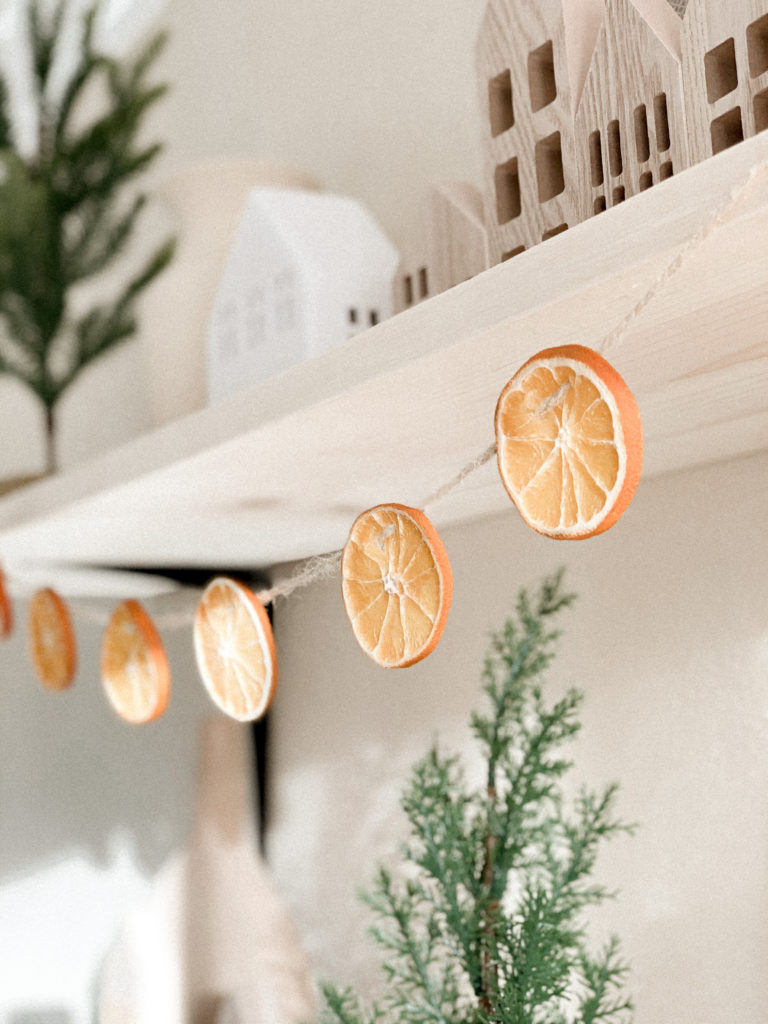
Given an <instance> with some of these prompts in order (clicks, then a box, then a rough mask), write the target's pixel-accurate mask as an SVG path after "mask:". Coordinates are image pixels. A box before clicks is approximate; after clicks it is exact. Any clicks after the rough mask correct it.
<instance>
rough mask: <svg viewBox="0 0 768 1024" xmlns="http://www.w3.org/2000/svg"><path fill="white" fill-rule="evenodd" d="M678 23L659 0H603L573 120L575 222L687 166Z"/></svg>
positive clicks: (677, 19) (664, 3)
mask: <svg viewBox="0 0 768 1024" xmlns="http://www.w3.org/2000/svg"><path fill="white" fill-rule="evenodd" d="M680 28H681V24H680V19H679V17H678V16H677V15H676V14H675V13H674V12H673V11H672V10H671V9H670V8H669V6H668V4H667V3H666V0H637V3H634V2H632V0H609V2H608V4H607V6H606V9H605V16H604V19H603V24H602V27H601V29H600V33H599V35H598V39H597V43H596V45H595V50H594V53H593V55H592V62H591V65H590V69H589V72H588V74H587V78H586V82H585V84H584V89H583V91H582V95H581V100H580V102H579V107H578V111H577V114H576V118H575V134H576V146H577V154H578V161H579V167H580V170H581V173H582V184H581V188H580V199H581V208H580V219H581V220H584V219H586V218H587V217H591V216H593V215H594V214H597V213H601V212H602V211H603V210H605V209H606V208H608V207H611V206H616V205H618V204H619V203H621V202H623V201H624V200H625V199H627V198H629V197H630V196H633V195H636V194H638V193H639V192H642V191H645V190H646V189H648V188H651V187H652V186H653V185H655V184H657V183H658V182H659V181H663V180H664V179H665V178H669V177H671V176H672V174H674V173H677V172H678V171H680V170H683V169H684V168H685V167H687V166H688V165H689V155H688V144H687V133H686V125H685V111H684V106H683V92H682V81H681V65H680Z"/></svg>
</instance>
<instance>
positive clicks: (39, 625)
mask: <svg viewBox="0 0 768 1024" xmlns="http://www.w3.org/2000/svg"><path fill="white" fill-rule="evenodd" d="M29 656H30V660H31V661H32V667H33V668H34V670H35V675H36V676H37V678H38V679H39V680H40V682H41V683H42V684H43V686H44V687H45V688H46V689H47V690H66V689H67V688H68V687H69V686H71V685H72V681H73V679H74V677H75V667H76V662H77V656H76V646H75V634H74V630H73V629H72V620H71V619H70V616H69V611H68V609H67V606H66V604H65V602H64V601H63V600H62V598H61V597H59V595H58V594H57V593H56V591H55V590H51V589H50V588H48V587H46V588H45V589H44V590H38V591H37V593H36V594H34V595H33V597H32V599H31V601H30V602H29Z"/></svg>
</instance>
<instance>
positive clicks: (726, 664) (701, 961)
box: [270, 455, 768, 1024]
mask: <svg viewBox="0 0 768 1024" xmlns="http://www.w3.org/2000/svg"><path fill="white" fill-rule="evenodd" d="M766 485H768V456H766V455H761V456H758V457H753V458H748V459H744V460H741V461H738V462H734V463H733V464H732V465H716V466H711V467H708V468H706V469H702V470H696V471H691V472H688V473H683V474H676V475H675V476H670V477H665V478H659V479H655V480H650V481H646V482H643V483H641V485H640V488H639V491H638V493H637V495H636V497H635V499H634V502H633V504H632V505H631V506H630V509H629V511H628V513H627V514H626V515H625V517H624V518H623V520H622V521H621V522H620V523H619V524H618V525H617V526H616V527H615V528H614V529H613V530H611V531H609V532H608V533H607V534H605V535H603V536H601V537H598V538H595V539H593V540H591V541H586V542H581V543H573V544H564V543H563V544H558V543H556V542H552V541H549V540H546V539H544V538H542V537H539V536H538V535H536V534H534V533H533V532H531V531H530V530H528V529H527V528H526V527H525V526H524V525H523V524H522V522H521V520H520V519H519V518H518V517H517V514H516V513H515V512H514V510H513V509H512V508H510V512H509V515H507V516H503V517H498V518H493V519H489V520H484V521H482V522H478V523H476V524H473V525H468V526H464V527H461V528H457V529H456V528H454V529H447V530H445V531H444V532H443V540H444V541H445V544H446V547H447V550H448V554H449V556H450V559H451V563H452V566H453V570H454V600H453V606H452V608H451V612H450V615H449V618H448V623H447V626H446V630H445V634H444V638H443V640H442V641H441V643H440V645H439V646H438V648H437V649H436V651H435V652H434V653H433V654H432V655H431V656H430V657H429V658H428V659H426V660H425V661H424V662H422V663H421V664H420V665H417V666H415V667H413V668H411V669H408V670H405V671H402V672H387V671H385V670H382V669H379V668H377V666H375V665H374V664H373V663H372V662H370V661H369V660H368V659H367V658H366V657H365V655H364V654H363V653H362V652H361V651H360V650H359V648H358V647H357V645H356V643H355V640H354V637H353V636H352V633H351V630H350V629H349V628H348V626H347V624H346V621H345V617H344V611H343V607H342V604H341V599H340V595H339V592H338V587H337V585H336V584H334V583H329V584H327V585H322V586H317V587H315V588H313V589H312V590H310V591H308V592H306V593H305V594H303V595H302V596H300V597H297V598H295V599H294V600H291V601H290V603H287V604H286V605H285V607H284V608H283V609H279V610H278V615H277V636H278V640H279V648H280V651H279V653H280V659H281V670H282V672H283V680H284V683H283V688H282V690H281V692H280V694H279V700H278V701H277V704H276V708H275V759H276V764H275V768H276V787H277V788H276V799H275V810H276V818H275V821H274V826H273V830H272V833H271V837H270V853H271V858H270V859H271V864H272V866H273V869H274V871H275V872H276V874H277V878H278V881H279V882H280V884H281V886H282V888H283V891H284V892H285V893H286V894H287V895H288V897H289V899H290V902H291V906H292V908H293V911H294V914H295V917H296V920H297V922H298V924H299V926H300V928H301V931H302V934H303V935H304V937H305V941H306V943H307V946H308V949H309V952H310V955H311V957H312V960H313V963H314V965H315V967H316V970H317V972H318V973H319V975H320V976H323V977H327V978H332V979H334V980H336V981H339V982H345V983H347V982H348V983H354V984H356V985H359V986H360V987H361V989H362V990H363V991H370V990H371V989H372V988H374V986H375V979H376V977H377V972H376V964H377V963H378V961H377V956H376V954H375V952H374V947H373V946H372V945H371V944H370V943H369V942H366V940H365V929H366V928H367V927H368V926H369V925H370V924H371V923H372V922H371V918H370V915H369V913H368V911H367V909H366V908H365V907H362V906H361V905H360V904H359V902H358V901H357V900H356V896H355V894H356V892H357V890H358V889H359V888H360V887H361V886H365V885H366V883H368V882H369V881H370V879H371V877H372V874H373V870H374V867H375V865H376V864H377V863H378V862H379V861H380V860H382V859H392V858H393V856H394V855H395V852H396V848H397V844H398V842H399V841H400V840H401V839H404V838H405V831H404V821H403V820H402V819H401V815H400V813H399V810H398V795H399V793H400V790H401V788H402V784H403V781H404V779H405V778H406V776H407V770H408V766H409V765H410V764H411V763H412V762H413V761H414V760H415V759H416V758H417V757H419V756H421V755H422V754H423V753H425V752H426V750H427V748H428V746H429V745H430V743H431V742H432V740H433V739H434V738H435V737H439V738H440V743H441V745H442V746H445V747H446V748H448V749H452V750H455V751H465V752H466V753H467V755H468V756H469V764H470V765H471V764H472V759H471V752H470V751H469V750H468V749H467V748H468V747H469V746H470V744H469V738H468V730H467V728H466V723H467V720H468V716H469V711H470V709H472V708H474V707H476V706H477V704H478V701H479V699H480V687H479V679H480V669H481V665H482V658H483V654H484V651H485V649H486V644H487V638H488V635H489V633H490V631H492V630H494V629H497V628H499V627H500V626H501V624H502V622H503V620H504V618H505V617H506V616H507V614H508V613H509V612H510V611H511V609H512V604H513V601H514V598H515V595H516V593H517V590H518V587H520V586H521V585H526V586H531V585H535V584H536V583H537V582H538V581H539V580H540V579H541V577H542V576H543V575H544V574H545V573H549V572H551V571H553V570H554V569H555V568H557V567H558V566H560V565H565V566H566V567H567V582H568V584H569V586H570V588H571V589H573V590H575V591H577V592H578V594H579V595H580V597H579V600H578V603H577V604H576V606H575V608H574V609H573V610H572V611H569V612H566V613H564V618H563V623H562V625H563V627H564V630H565V633H564V636H563V638H562V640H561V643H560V653H559V657H558V659H557V660H556V662H555V663H554V665H553V666H552V668H551V670H550V672H549V680H550V683H549V685H550V687H551V693H553V694H557V693H558V692H560V690H561V689H562V688H563V687H565V686H570V685H575V686H578V687H579V688H581V689H583V690H584V691H585V693H586V702H585V706H584V711H583V715H582V720H583V723H584V728H583V731H582V735H581V737H580V740H579V742H578V744H577V745H576V747H575V749H574V751H573V753H574V758H575V768H574V770H573V772H572V776H571V778H572V781H573V784H574V785H578V784H579V783H581V782H587V783H589V784H590V785H592V786H601V785H604V784H605V783H607V782H610V781H612V780H617V781H619V782H620V784H621V793H620V800H619V810H620V813H621V814H622V816H623V817H625V818H626V819H628V820H630V821H635V822H637V823H638V824H639V829H638V832H637V834H636V836H635V837H633V838H625V837H622V838H620V839H618V840H615V841H614V842H613V844H612V845H611V846H609V847H606V848H605V850H604V854H603V855H602V856H601V858H600V861H599V865H598V880H600V881H603V882H604V883H605V884H606V885H607V886H608V887H609V888H616V889H619V890H620V897H619V899H618V900H617V901H616V902H615V903H614V904H611V905H609V906H608V907H607V908H605V909H604V910H602V911H601V912H599V913H597V914H595V915H594V917H595V920H594V935H595V939H596V941H598V942H600V941H602V940H603V939H604V938H605V937H606V933H608V932H611V931H615V932H616V933H617V934H618V935H619V936H620V937H622V939H623V941H624V949H625V953H626V955H627V957H628V959H629V960H630V962H631V965H632V968H633V973H632V978H631V988H632V990H633V992H634V993H635V998H636V1003H637V1014H636V1022H637V1024H673V1022H674V1024H736V1022H738V1024H761V1022H763V1021H765V1019H766V1016H765V1006H766V1000H768V977H767V976H766V973H765V970H764V959H765V958H764V951H765V949H766V944H768V886H766V877H767V871H768V820H767V818H766V811H765V793H766V787H767V786H768V754H767V753H766V751H767V750H768V622H767V621H766V612H765V609H766V606H767V604H768V573H767V572H766V569H768V559H767V558H766V548H765V545H766V526H768V519H767V518H766V511H765V494H766ZM395 497H396V496H395Z"/></svg>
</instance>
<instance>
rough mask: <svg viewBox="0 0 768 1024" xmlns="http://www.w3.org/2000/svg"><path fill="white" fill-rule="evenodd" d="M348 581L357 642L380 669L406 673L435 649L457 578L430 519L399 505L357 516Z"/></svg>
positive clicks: (344, 564) (346, 555)
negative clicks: (454, 579)
mask: <svg viewBox="0 0 768 1024" xmlns="http://www.w3.org/2000/svg"><path fill="white" fill-rule="evenodd" d="M341 579H342V594H343V597H344V606H345V608H346V610H347V615H348V616H349V621H350V622H351V624H352V630H353V632H354V634H355V636H356V638H357V642H358V643H359V644H360V646H361V647H362V649H363V650H364V651H365V653H366V654H367V655H368V656H369V657H370V658H372V659H373V660H374V661H375V662H376V663H377V664H379V665H381V666H382V667H383V668H407V667H408V666H409V665H413V664H415V663H416V662H417V661H421V659H422V658H426V656H427V655H428V654H430V653H431V652H432V651H433V650H434V649H435V647H436V646H437V642H438V641H439V639H440V636H441V634H442V632H443V627H444V626H445V620H446V618H447V616H448V609H449V608H450V606H451V594H452V590H453V576H452V574H451V565H450V562H449V561H448V555H447V554H446V551H445V548H444V547H443V542H442V541H441V540H440V537H439V536H438V533H437V531H436V530H435V528H434V526H433V525H432V523H431V522H430V521H429V519H427V517H426V516H425V515H424V513H423V512H420V511H418V509H415V508H408V507H407V506H405V505H397V504H392V505H377V506H376V507H375V508H371V509H368V511H367V512H363V514H362V515H360V516H358V517H357V519H356V520H355V521H354V523H353V524H352V529H351V530H350V533H349V539H348V540H347V543H346V545H345V547H344V552H343V554H342V559H341Z"/></svg>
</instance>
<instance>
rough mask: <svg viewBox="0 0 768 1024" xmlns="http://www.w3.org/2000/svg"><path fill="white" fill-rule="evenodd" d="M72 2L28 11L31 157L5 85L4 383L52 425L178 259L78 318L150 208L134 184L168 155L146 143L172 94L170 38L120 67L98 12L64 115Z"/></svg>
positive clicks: (1, 95) (168, 254)
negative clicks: (163, 70)
mask: <svg viewBox="0 0 768 1024" xmlns="http://www.w3.org/2000/svg"><path fill="white" fill-rule="evenodd" d="M67 2H68V0H58V2H57V3H55V4H54V6H53V8H52V9H50V8H49V6H48V5H46V4H44V3H42V2H41V0H30V3H29V8H28V18H29V23H28V27H29V40H30V44H29V45H30V58H31V64H32V67H33V72H34V97H35V102H36V104H37V108H38V109H37V112H38V120H39V125H40V132H39V142H38V147H37V151H36V152H35V154H34V155H33V156H32V157H27V156H25V155H23V154H22V153H20V152H18V151H17V150H16V148H15V147H14V145H13V139H12V130H11V127H12V126H11V123H10V120H9V117H8V114H7V102H6V97H7V86H6V82H5V81H4V80H3V78H2V76H1V75H0V321H2V323H0V373H9V374H13V375H15V376H16V377H17V378H18V379H19V380H21V381H22V382H23V383H24V384H25V385H26V386H27V387H29V388H30V389H31V390H32V391H33V392H34V393H35V394H36V395H37V397H38V398H39V399H40V401H41V402H42V403H43V405H44V406H45V409H46V414H47V422H48V423H49V424H51V425H52V424H53V423H54V415H53V413H54V409H55V407H56V405H57V403H58V401H59V399H60V398H61V396H62V394H63V393H64V392H65V391H66V389H67V388H68V387H69V386H70V385H71V384H72V383H73V381H74V380H75V379H76V378H77V377H78V376H79V374H80V373H81V372H82V370H83V369H85V367H86V366H88V365H89V364H90V363H91V362H92V361H93V360H94V359H95V358H97V357H99V356H101V355H103V354H104V353H105V352H107V351H109V350H110V349H112V348H114V346H115V345H117V344H119V343H121V342H122V341H124V340H125V339H127V338H130V337H131V336H132V335H133V334H135V332H136V329H137V318H136V303H137V300H138V298H139V297H140V295H141V293H142V292H143V291H144V290H145V289H146V288H147V287H148V286H149V285H150V284H151V282H152V281H153V280H154V279H155V278H156V277H157V276H158V274H160V273H161V272H162V270H163V269H164V268H165V267H166V266H167V265H168V263H169V261H170V260H171V258H172V255H173V248H174V246H173V241H172V240H170V239H169V240H167V241H166V242H164V243H163V244H162V245H161V246H159V247H158V248H157V249H156V250H155V251H154V252H152V253H150V254H149V256H148V257H147V258H146V260H145V262H144V265H143V266H142V267H141V268H140V270H139V271H138V272H136V273H135V274H134V275H133V276H132V277H131V278H130V279H129V280H128V281H127V283H124V284H123V285H121V286H120V287H119V288H118V291H117V294H116V295H115V296H113V297H112V298H111V299H107V300H104V301H103V302H102V303H101V304H100V305H97V306H95V307H94V308H93V309H91V310H90V311H89V312H88V313H86V314H85V315H84V316H80V317H79V318H74V317H73V316H72V314H71V312H70V309H71V305H72V289H73V288H74V287H75V286H77V285H78V284H80V283H82V282H83V281H87V280H89V279H91V278H93V277H94V276H96V275H99V274H102V273H103V272H104V271H105V270H106V269H108V268H109V267H110V266H111V265H113V264H114V263H116V262H117V260H118V259H119V257H120V256H122V255H123V254H124V253H125V250H126V248H127V246H128V244H129V242H130V240H131V239H132V237H133V235H134V232H135V228H136V225H137V223H138V220H139V217H140V215H141V213H142V211H143V209H144V208H145V206H146V196H145V195H144V194H142V193H141V192H139V191H138V190H136V189H135V184H134V183H135V179H136V178H137V177H138V176H139V175H140V174H141V173H142V172H143V171H145V170H146V169H147V168H148V167H149V165H150V164H151V163H152V162H153V160H154V159H155V158H156V157H157V155H158V153H159V152H160V148H161V147H160V146H159V145H158V144H157V143H153V142H147V141H145V140H144V139H143V137H142V133H143V127H144V123H145V120H146V115H147V113H148V112H149V110H150V109H151V108H152V107H153V106H154V104H156V103H157V102H158V101H159V99H160V98H161V97H162V96H163V95H164V94H165V91H166V86H165V85H164V84H158V83H154V82H152V81H150V76H151V73H152V71H153V69H154V66H155V62H156V60H157V58H158V57H159V55H160V53H161V52H162V49H163V46H164V44H165V35H164V34H163V33H158V34H157V35H155V36H154V37H153V38H152V39H150V40H149V41H148V42H147V43H146V45H145V46H144V47H143V48H142V49H141V51H140V52H139V53H138V54H137V55H136V56H135V57H134V58H133V59H132V60H128V61H124V62H120V61H117V60H115V59H113V58H111V57H109V56H107V55H105V54H103V53H101V52H99V51H98V49H97V47H96V45H95V42H94V28H95V22H96V16H97V12H98V6H94V7H92V8H90V9H89V10H88V11H87V12H86V13H85V15H84V16H83V21H82V34H81V43H80V51H79V59H78V62H77V65H76V67H75V70H74V71H73V73H72V75H71V76H70V79H69V81H68V82H67V83H66V87H65V88H64V90H63V95H62V97H61V99H60V100H59V101H58V102H56V103H54V102H53V100H52V99H51V93H50V88H49V84H50V76H51V71H52V69H53V66H54V62H55V55H56V45H57V41H58V38H59V35H60V31H61V27H62V24H63V19H64V17H65V14H66V11H67ZM94 85H101V86H103V88H102V89H101V93H100V94H101V95H102V96H103V102H102V105H101V108H100V109H99V110H97V111H96V112H95V113H94V114H93V116H91V117H90V119H86V118H84V117H83V116H82V115H83V103H84V101H85V98H86V94H88V95H89V96H91V97H92V96H93V95H95V94H96V92H97V91H98V90H93V89H92V86H94ZM50 440H51V438H49V441H50Z"/></svg>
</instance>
